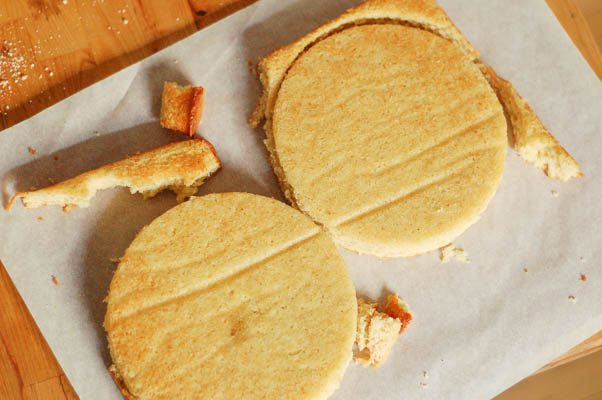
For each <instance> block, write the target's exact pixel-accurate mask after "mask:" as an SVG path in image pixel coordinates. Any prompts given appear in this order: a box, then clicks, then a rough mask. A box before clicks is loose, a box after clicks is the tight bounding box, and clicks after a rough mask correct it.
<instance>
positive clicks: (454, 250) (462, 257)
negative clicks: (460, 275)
mask: <svg viewBox="0 0 602 400" xmlns="http://www.w3.org/2000/svg"><path fill="white" fill-rule="evenodd" d="M452 258H455V259H456V260H458V261H460V262H461V263H464V264H468V263H470V260H469V259H468V253H467V252H466V251H465V250H464V249H462V248H460V247H456V246H454V244H453V243H450V244H448V245H447V246H443V247H441V248H440V249H439V261H441V264H445V263H448V262H450V261H451V259H452Z"/></svg>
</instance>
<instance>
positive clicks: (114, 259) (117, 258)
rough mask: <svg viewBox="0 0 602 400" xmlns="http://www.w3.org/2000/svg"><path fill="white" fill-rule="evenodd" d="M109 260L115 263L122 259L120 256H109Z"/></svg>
mask: <svg viewBox="0 0 602 400" xmlns="http://www.w3.org/2000/svg"><path fill="white" fill-rule="evenodd" d="M109 261H110V262H112V263H114V264H119V261H121V260H120V259H119V257H111V258H109Z"/></svg>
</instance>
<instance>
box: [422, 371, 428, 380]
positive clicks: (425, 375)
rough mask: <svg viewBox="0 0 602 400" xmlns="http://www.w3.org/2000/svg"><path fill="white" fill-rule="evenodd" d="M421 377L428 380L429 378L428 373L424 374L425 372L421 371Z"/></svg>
mask: <svg viewBox="0 0 602 400" xmlns="http://www.w3.org/2000/svg"><path fill="white" fill-rule="evenodd" d="M422 377H423V378H424V379H428V378H429V373H428V372H426V371H422Z"/></svg>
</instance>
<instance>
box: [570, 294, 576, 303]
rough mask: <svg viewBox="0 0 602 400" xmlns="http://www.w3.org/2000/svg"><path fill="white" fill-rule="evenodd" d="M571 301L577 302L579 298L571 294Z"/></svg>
mask: <svg viewBox="0 0 602 400" xmlns="http://www.w3.org/2000/svg"><path fill="white" fill-rule="evenodd" d="M569 301H570V302H571V303H576V302H577V298H576V297H575V296H573V295H570V296H569Z"/></svg>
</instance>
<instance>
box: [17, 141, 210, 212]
mask: <svg viewBox="0 0 602 400" xmlns="http://www.w3.org/2000/svg"><path fill="white" fill-rule="evenodd" d="M220 167H221V163H220V160H219V158H218V157H217V153H216V151H215V149H214V148H213V146H212V145H211V144H210V143H209V142H207V141H206V140H204V139H192V140H186V141H181V142H175V143H170V144H168V145H165V146H162V147H159V148H156V149H153V150H150V151H147V152H144V153H140V154H137V155H135V156H132V157H129V158H126V159H124V160H120V161H116V162H114V163H111V164H107V165H104V166H102V167H100V168H97V169H95V170H92V171H88V172H85V173H83V174H81V175H78V176H76V177H74V178H71V179H67V180H65V181H63V182H59V183H57V184H55V185H52V186H49V187H47V188H44V189H39V190H35V191H31V192H19V193H17V194H16V195H15V196H13V198H12V199H11V201H10V202H9V204H8V206H7V209H8V208H10V206H11V205H12V204H13V203H14V201H15V200H16V199H18V198H21V200H22V202H23V205H24V206H25V207H27V208H36V207H43V206H46V205H60V206H62V207H67V208H72V207H74V206H78V207H87V206H88V205H89V203H90V199H91V198H92V197H93V196H94V195H95V194H96V192H97V191H98V190H103V189H109V188H112V187H116V186H126V187H128V188H129V189H130V192H131V193H142V194H143V195H145V196H146V197H152V196H154V195H155V194H157V193H159V192H160V191H162V190H164V189H170V190H172V191H174V192H175V193H177V194H178V195H179V196H180V197H189V196H191V195H192V194H194V192H196V188H197V187H198V186H200V185H201V184H203V182H204V180H205V179H207V178H209V177H210V176H211V175H213V174H214V173H215V172H217V171H218V170H219V168H220ZM182 199H183V198H182Z"/></svg>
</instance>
